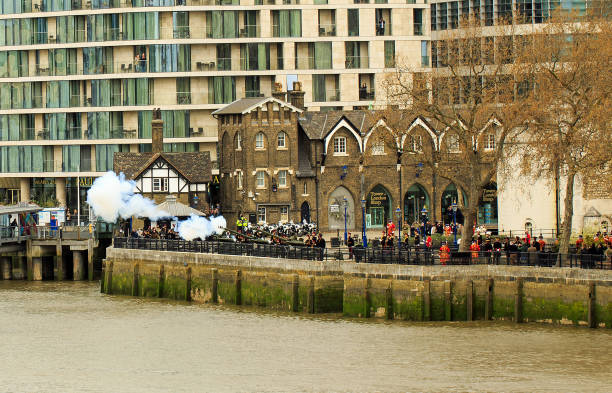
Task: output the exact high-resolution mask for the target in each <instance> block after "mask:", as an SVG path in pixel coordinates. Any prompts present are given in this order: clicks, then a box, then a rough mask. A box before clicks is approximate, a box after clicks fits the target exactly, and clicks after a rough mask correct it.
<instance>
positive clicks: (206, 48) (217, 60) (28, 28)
mask: <svg viewBox="0 0 612 393" xmlns="http://www.w3.org/2000/svg"><path fill="white" fill-rule="evenodd" d="M584 4H585V0H463V1H447V0H429V1H428V0H2V1H1V2H0V203H12V202H17V201H19V200H24V201H25V200H33V201H35V202H38V203H39V204H42V205H47V206H57V205H65V206H67V207H69V208H70V209H76V208H77V205H78V204H79V202H80V204H81V207H82V209H81V210H82V211H83V210H84V208H85V207H86V206H85V202H84V201H85V193H86V190H87V188H88V187H89V186H90V185H91V183H92V181H93V179H94V178H95V177H96V176H99V175H100V174H101V173H103V172H105V171H107V170H110V169H112V160H113V154H114V152H119V151H121V152H127V151H129V152H146V151H150V149H151V120H152V110H153V109H154V108H160V109H161V116H162V120H163V121H164V137H165V139H164V140H165V142H166V144H165V146H164V148H165V150H167V151H172V152H178V151H209V152H210V156H211V159H212V161H213V168H215V166H214V165H215V163H216V160H217V151H218V138H217V122H216V120H215V119H214V118H213V116H212V112H213V111H214V110H216V109H219V108H221V107H222V106H224V105H225V104H228V103H230V102H232V101H234V100H236V99H240V98H243V97H255V96H260V95H264V96H269V95H271V93H272V92H273V90H274V86H275V83H280V84H281V85H282V88H283V89H291V88H292V84H293V82H294V81H299V82H301V85H302V89H303V91H304V92H305V106H306V108H307V110H309V111H317V110H330V109H343V110H350V109H355V108H359V109H363V108H368V107H379V106H382V105H384V103H385V101H386V100H385V98H386V97H385V94H384V93H385V92H384V89H383V81H384V79H385V75H386V74H387V73H389V72H393V70H394V67H395V66H396V63H401V64H402V65H407V66H411V67H414V68H423V69H424V70H426V69H427V68H428V67H429V66H430V64H431V62H430V59H431V60H432V61H433V64H432V65H433V66H434V67H435V66H436V65H438V62H439V59H440V53H439V48H437V46H436V43H435V40H436V39H437V38H436V37H437V36H438V35H439V33H440V32H441V31H445V30H448V29H455V28H457V27H458V25H459V20H460V18H461V17H462V16H464V15H467V14H468V13H475V14H477V15H479V16H480V18H481V19H482V21H483V25H492V24H495V23H497V21H498V20H499V18H500V17H504V16H507V15H512V13H514V14H515V16H516V15H522V16H524V21H522V22H521V23H534V24H535V23H541V22H544V21H545V20H546V18H547V17H548V15H550V14H551V12H552V10H554V9H556V8H558V7H562V8H578V9H579V10H582V9H584V8H585V6H584ZM432 49H433V51H432ZM213 173H218V170H217V169H214V172H213ZM217 181H218V177H215V178H214V179H213V185H212V187H211V192H213V193H214V192H215V182H217Z"/></svg>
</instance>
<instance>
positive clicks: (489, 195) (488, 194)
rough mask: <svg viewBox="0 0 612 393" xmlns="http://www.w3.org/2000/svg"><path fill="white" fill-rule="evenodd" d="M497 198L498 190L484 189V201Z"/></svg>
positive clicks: (491, 200)
mask: <svg viewBox="0 0 612 393" xmlns="http://www.w3.org/2000/svg"><path fill="white" fill-rule="evenodd" d="M495 198H497V190H484V191H483V193H482V201H483V202H493V201H494V200H495Z"/></svg>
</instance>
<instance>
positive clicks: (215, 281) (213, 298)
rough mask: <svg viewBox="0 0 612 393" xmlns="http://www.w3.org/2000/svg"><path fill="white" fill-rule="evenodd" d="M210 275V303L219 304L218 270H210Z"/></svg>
mask: <svg viewBox="0 0 612 393" xmlns="http://www.w3.org/2000/svg"><path fill="white" fill-rule="evenodd" d="M210 273H211V275H212V289H211V292H212V294H211V302H213V303H219V270H217V269H216V268H212V269H211V270H210Z"/></svg>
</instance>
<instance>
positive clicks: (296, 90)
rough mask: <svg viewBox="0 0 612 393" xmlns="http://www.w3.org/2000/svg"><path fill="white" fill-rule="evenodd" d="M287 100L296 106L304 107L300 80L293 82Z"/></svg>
mask: <svg viewBox="0 0 612 393" xmlns="http://www.w3.org/2000/svg"><path fill="white" fill-rule="evenodd" d="M289 97H290V98H289V101H290V103H291V105H293V106H295V107H296V108H300V109H305V107H304V92H303V91H302V82H293V90H292V91H290V92H289Z"/></svg>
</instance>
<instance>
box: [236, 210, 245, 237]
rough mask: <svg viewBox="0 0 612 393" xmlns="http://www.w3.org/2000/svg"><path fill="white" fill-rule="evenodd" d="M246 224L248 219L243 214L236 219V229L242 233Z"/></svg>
mask: <svg viewBox="0 0 612 393" xmlns="http://www.w3.org/2000/svg"><path fill="white" fill-rule="evenodd" d="M245 224H246V220H245V219H244V217H242V214H241V215H239V216H238V219H237V220H236V230H237V231H238V232H240V233H242V231H243V230H244V227H245Z"/></svg>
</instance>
